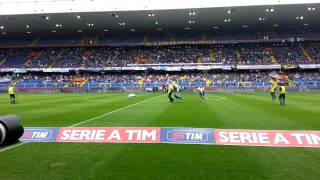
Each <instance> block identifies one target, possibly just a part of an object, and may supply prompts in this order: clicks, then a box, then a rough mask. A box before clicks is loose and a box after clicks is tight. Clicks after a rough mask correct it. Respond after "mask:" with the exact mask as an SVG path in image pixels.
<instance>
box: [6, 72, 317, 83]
mask: <svg viewBox="0 0 320 180" xmlns="http://www.w3.org/2000/svg"><path fill="white" fill-rule="evenodd" d="M275 74H279V73H278V72H269V71H267V72H266V71H263V72H241V73H240V72H217V73H215V72H210V73H209V72H207V73H202V72H189V73H170V74H166V73H132V74H130V73H129V74H128V73H126V74H124V73H115V74H82V75H67V74H50V75H48V74H39V75H35V74H14V75H5V76H0V80H3V79H7V80H11V81H14V82H20V83H53V84H55V83H57V84H64V83H74V82H75V79H76V82H77V83H81V82H86V83H138V82H149V83H153V82H164V83H165V82H167V81H168V80H175V81H179V82H205V81H206V80H209V81H211V82H218V83H220V82H248V81H251V82H269V81H270V80H271V79H272V77H274V75H275ZM285 75H288V77H289V80H293V81H299V80H300V81H301V80H302V81H320V72H295V73H289V74H285ZM0 82H1V81H0Z"/></svg>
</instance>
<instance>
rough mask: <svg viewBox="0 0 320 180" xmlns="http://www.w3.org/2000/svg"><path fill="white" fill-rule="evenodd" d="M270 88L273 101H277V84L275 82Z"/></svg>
mask: <svg viewBox="0 0 320 180" xmlns="http://www.w3.org/2000/svg"><path fill="white" fill-rule="evenodd" d="M269 89H270V94H271V98H272V101H273V102H275V101H276V86H275V85H274V84H272V85H271V86H270V88H269Z"/></svg>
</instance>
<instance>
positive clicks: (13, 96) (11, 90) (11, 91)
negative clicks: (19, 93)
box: [8, 85, 16, 104]
mask: <svg viewBox="0 0 320 180" xmlns="http://www.w3.org/2000/svg"><path fill="white" fill-rule="evenodd" d="M8 94H9V96H10V102H11V104H15V103H16V92H15V90H14V87H13V85H10V86H9V88H8Z"/></svg>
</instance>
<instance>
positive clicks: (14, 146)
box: [0, 94, 163, 152]
mask: <svg viewBox="0 0 320 180" xmlns="http://www.w3.org/2000/svg"><path fill="white" fill-rule="evenodd" d="M160 96H163V94H162V95H159V96H156V97H152V98H149V99H146V100H143V101H139V102H137V103H134V104H131V105H128V106H125V107H122V108H120V109H116V110H114V111H111V112H107V113H105V114H102V115H100V116H96V117H93V118H90V119H87V120H85V121H82V122H79V123H76V124H73V125H71V126H69V127H75V126H78V125H80V124H84V123H87V122H90V121H94V120H96V119H99V118H102V117H105V116H108V115H110V114H113V113H116V112H118V111H121V110H124V109H127V108H130V107H133V106H136V105H138V104H141V103H144V102H147V101H150V100H151V99H155V98H158V97H160ZM27 143H29V142H22V143H19V144H15V145H12V146H9V147H6V148H3V149H0V152H4V151H6V150H9V149H13V148H16V147H19V146H22V145H24V144H27Z"/></svg>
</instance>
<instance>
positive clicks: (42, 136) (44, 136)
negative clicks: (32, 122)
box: [20, 128, 57, 142]
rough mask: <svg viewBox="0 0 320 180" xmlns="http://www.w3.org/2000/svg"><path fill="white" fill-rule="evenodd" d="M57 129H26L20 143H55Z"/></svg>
mask: <svg viewBox="0 0 320 180" xmlns="http://www.w3.org/2000/svg"><path fill="white" fill-rule="evenodd" d="M56 134H57V129H54V128H48V129H40V128H39V129H37V128H35V129H25V130H24V133H23V135H22V137H21V138H20V141H23V142H34V141H45V142H48V141H54V140H55V138H56Z"/></svg>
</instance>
